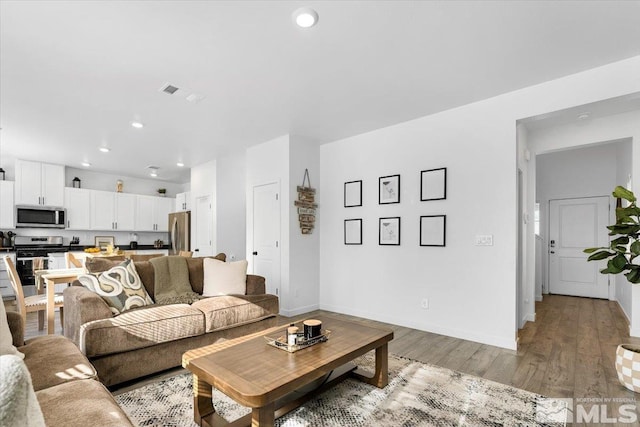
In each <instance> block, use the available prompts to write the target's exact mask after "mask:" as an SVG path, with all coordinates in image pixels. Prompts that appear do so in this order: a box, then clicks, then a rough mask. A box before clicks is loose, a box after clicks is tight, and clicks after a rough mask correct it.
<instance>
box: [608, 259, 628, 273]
mask: <svg viewBox="0 0 640 427" xmlns="http://www.w3.org/2000/svg"><path fill="white" fill-rule="evenodd" d="M614 259H615V258H613V259H610V260H609V261H608V262H607V270H609V273H611V274H618V273H622V272H623V271H624V268H623V267H617V266H616V265H615V264H614V262H613V260H614Z"/></svg>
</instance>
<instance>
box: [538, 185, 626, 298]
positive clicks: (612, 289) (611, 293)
mask: <svg viewBox="0 0 640 427" xmlns="http://www.w3.org/2000/svg"><path fill="white" fill-rule="evenodd" d="M598 197H610V196H609V195H595V196H571V197H560V198H555V199H549V200H547V201H546V202H547V203H546V204H547V206H546V212H545V217H546V220H547V223H546V227H545V229H546V234H547V235H546V236H545V238H544V239H543V241H542V245H543V248H542V251H546V252H545V255H546V256H543V259H544V261H545V263H546V266H543V269H545V267H546V271H544V276H545V278H546V281H547V286H546V289H544V288H543V290H542V294H543V295H545V291H546V294H547V295H548V294H549V293H550V290H551V268H550V266H551V254H550V253H549V242H550V241H551V201H552V200H575V199H594V198H598ZM613 223H615V209H611V200H609V224H613ZM609 240H610V239H609ZM598 274H601V273H598ZM607 282H608V284H609V286H607V288H608V296H607V299H608V300H609V301H615V300H616V281H615V279H614V280H611V274H608V275H607ZM576 298H580V297H576Z"/></svg>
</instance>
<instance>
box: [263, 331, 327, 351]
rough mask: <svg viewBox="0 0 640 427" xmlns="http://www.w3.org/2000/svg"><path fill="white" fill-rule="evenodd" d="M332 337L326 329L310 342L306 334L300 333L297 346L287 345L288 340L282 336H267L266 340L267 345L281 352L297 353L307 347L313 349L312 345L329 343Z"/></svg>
mask: <svg viewBox="0 0 640 427" xmlns="http://www.w3.org/2000/svg"><path fill="white" fill-rule="evenodd" d="M330 335H331V331H329V330H326V329H325V330H324V331H322V333H321V334H320V335H318V336H317V337H314V338H311V339H309V340H308V339H306V338H305V337H304V332H298V338H297V339H296V344H294V345H289V344H287V341H286V338H285V337H284V336H280V337H277V338H274V337H267V336H265V337H264V339H265V340H267V344H269V345H270V346H272V347H275V348H279V349H280V350H284V351H287V352H289V353H295V352H296V351H299V350H303V349H305V348H307V347H311V346H312V345H316V344H319V343H321V342H325V341H327V340H328V339H329V336H330Z"/></svg>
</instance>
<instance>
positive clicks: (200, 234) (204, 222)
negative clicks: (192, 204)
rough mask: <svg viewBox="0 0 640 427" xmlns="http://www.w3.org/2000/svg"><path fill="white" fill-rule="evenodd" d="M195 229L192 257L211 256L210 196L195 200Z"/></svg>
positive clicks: (211, 223) (211, 212)
mask: <svg viewBox="0 0 640 427" xmlns="http://www.w3.org/2000/svg"><path fill="white" fill-rule="evenodd" d="M195 213H196V215H195V216H196V218H195V229H194V235H193V236H192V239H191V240H192V241H193V242H195V246H193V247H194V256H200V257H202V256H212V255H215V254H214V253H213V233H212V231H213V210H212V208H211V196H210V195H207V196H201V197H197V198H196V209H195Z"/></svg>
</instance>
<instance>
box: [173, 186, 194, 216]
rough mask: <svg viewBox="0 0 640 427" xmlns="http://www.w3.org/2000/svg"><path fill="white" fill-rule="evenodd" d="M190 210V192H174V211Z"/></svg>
mask: <svg viewBox="0 0 640 427" xmlns="http://www.w3.org/2000/svg"><path fill="white" fill-rule="evenodd" d="M190 210H191V192H190V191H187V192H185V193H178V194H176V206H175V212H182V211H190Z"/></svg>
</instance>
